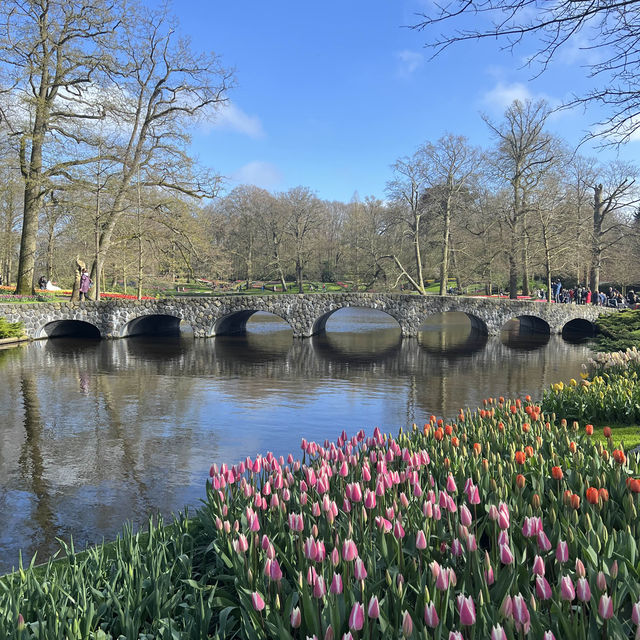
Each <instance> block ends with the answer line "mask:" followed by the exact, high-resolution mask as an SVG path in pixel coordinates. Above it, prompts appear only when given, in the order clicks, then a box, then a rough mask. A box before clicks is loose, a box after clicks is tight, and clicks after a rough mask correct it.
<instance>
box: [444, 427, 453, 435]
mask: <svg viewBox="0 0 640 640" xmlns="http://www.w3.org/2000/svg"><path fill="white" fill-rule="evenodd" d="M444 432H445V433H446V434H447V435H448V436H450V435H451V434H452V433H453V427H452V426H451V425H450V424H447V425H445V427H444Z"/></svg>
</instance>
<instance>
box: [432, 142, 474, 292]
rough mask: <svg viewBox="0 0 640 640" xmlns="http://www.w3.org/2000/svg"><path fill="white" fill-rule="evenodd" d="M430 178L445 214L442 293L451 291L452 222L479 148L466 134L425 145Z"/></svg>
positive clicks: (471, 173) (470, 176)
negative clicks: (449, 282)
mask: <svg viewBox="0 0 640 640" xmlns="http://www.w3.org/2000/svg"><path fill="white" fill-rule="evenodd" d="M421 150H422V153H423V155H424V162H425V170H426V174H427V180H428V181H429V183H430V185H431V187H432V188H437V189H438V191H439V198H438V199H439V201H440V208H441V215H442V223H443V224H442V250H441V260H440V295H445V293H446V292H447V283H448V281H449V261H450V255H449V253H450V246H451V223H452V217H453V215H454V213H456V212H457V211H458V212H459V209H460V204H461V203H462V200H461V197H460V196H461V195H462V192H463V190H465V189H468V188H469V186H470V184H471V182H472V179H473V177H474V175H475V174H476V173H477V171H478V169H479V165H480V158H481V155H480V152H479V150H477V149H475V148H473V147H471V146H470V145H469V144H468V142H467V139H466V138H465V137H464V136H454V135H453V134H450V133H449V134H447V135H445V136H443V137H442V138H440V139H439V140H438V141H437V142H436V143H435V144H432V143H430V142H428V143H426V144H425V145H423V146H422V148H421Z"/></svg>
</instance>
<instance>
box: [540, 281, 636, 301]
mask: <svg viewBox="0 0 640 640" xmlns="http://www.w3.org/2000/svg"><path fill="white" fill-rule="evenodd" d="M551 293H552V297H553V300H554V301H555V302H559V303H563V304H570V303H572V304H596V305H600V306H602V307H615V308H622V307H633V306H635V305H636V304H638V303H640V296H639V295H636V293H635V292H634V290H633V289H629V291H627V295H626V296H623V295H622V293H620V291H618V290H617V289H614V288H613V287H609V289H608V290H607V291H606V292H605V291H591V289H589V287H584V286H582V285H578V286H577V287H575V288H573V289H565V288H563V286H562V282H561V281H560V280H554V281H553V282H552V283H551Z"/></svg>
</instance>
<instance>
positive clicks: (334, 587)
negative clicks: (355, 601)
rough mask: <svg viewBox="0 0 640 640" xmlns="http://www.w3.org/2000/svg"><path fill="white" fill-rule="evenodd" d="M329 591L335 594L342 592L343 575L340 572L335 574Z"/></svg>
mask: <svg viewBox="0 0 640 640" xmlns="http://www.w3.org/2000/svg"><path fill="white" fill-rule="evenodd" d="M329 591H330V592H331V593H333V594H338V593H342V576H341V575H340V574H339V573H334V574H333V578H332V579H331V586H330V587H329Z"/></svg>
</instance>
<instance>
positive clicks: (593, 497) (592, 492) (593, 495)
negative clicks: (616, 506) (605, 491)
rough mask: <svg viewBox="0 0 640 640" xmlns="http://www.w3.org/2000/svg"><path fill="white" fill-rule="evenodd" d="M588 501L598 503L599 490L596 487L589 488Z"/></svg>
mask: <svg viewBox="0 0 640 640" xmlns="http://www.w3.org/2000/svg"><path fill="white" fill-rule="evenodd" d="M587 502H590V503H591V504H598V490H597V489H596V488H595V487H589V488H588V489H587Z"/></svg>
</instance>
